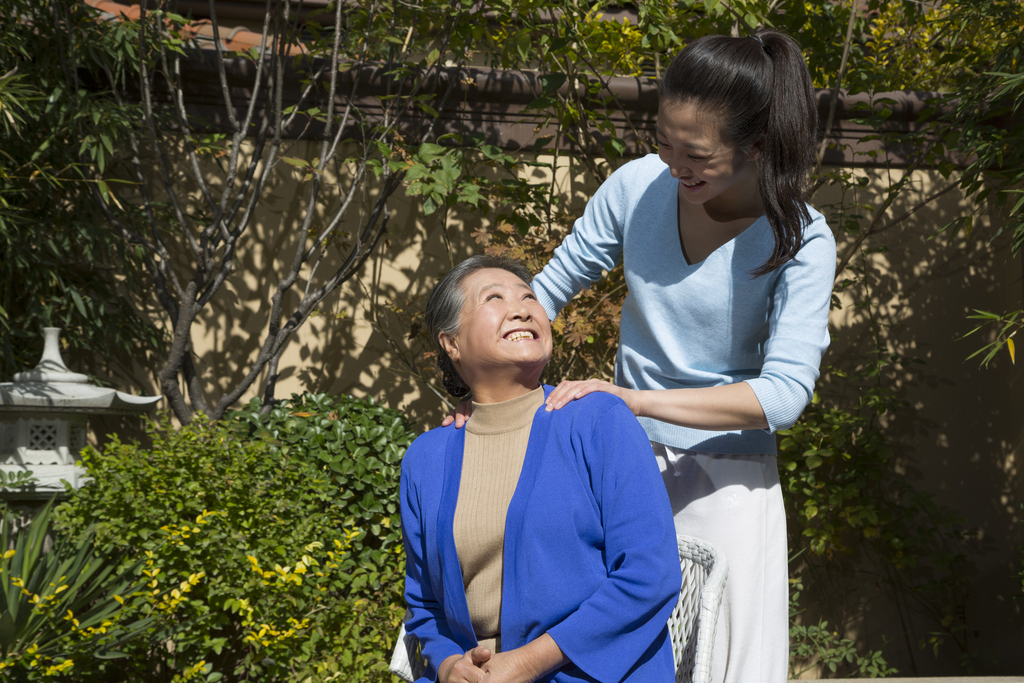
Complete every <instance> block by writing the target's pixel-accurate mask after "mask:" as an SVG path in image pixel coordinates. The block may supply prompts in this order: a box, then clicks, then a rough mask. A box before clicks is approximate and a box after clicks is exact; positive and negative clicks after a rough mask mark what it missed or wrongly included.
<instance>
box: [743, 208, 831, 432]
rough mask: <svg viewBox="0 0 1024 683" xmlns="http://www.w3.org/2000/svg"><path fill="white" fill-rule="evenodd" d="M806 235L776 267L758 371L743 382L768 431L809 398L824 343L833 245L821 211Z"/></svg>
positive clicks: (785, 423)
mask: <svg viewBox="0 0 1024 683" xmlns="http://www.w3.org/2000/svg"><path fill="white" fill-rule="evenodd" d="M805 234H806V237H805V242H804V244H803V246H802V247H801V248H800V251H799V252H798V253H797V256H796V258H795V259H794V260H792V261H790V262H789V263H787V264H785V265H784V266H782V267H781V268H780V271H781V272H780V273H779V278H778V281H777V282H776V285H775V294H774V298H773V302H772V312H771V316H770V317H769V319H768V340H767V342H766V343H765V347H764V365H763V366H762V368H761V374H760V376H758V377H756V378H754V379H751V380H747V383H748V384H750V387H751V388H752V389H753V390H754V395H756V396H757V400H758V401H759V402H760V403H761V409H762V410H764V414H765V417H766V418H767V420H768V430H769V431H772V432H774V431H777V430H779V429H787V428H789V427H791V426H793V424H794V423H795V422H796V421H797V419H798V418H799V417H800V413H802V412H803V409H804V408H805V407H806V406H807V403H808V402H809V401H810V400H811V398H812V397H813V396H814V383H815V382H816V381H817V379H818V374H819V367H820V365H821V357H822V355H823V354H824V353H825V349H826V348H828V344H829V334H828V312H829V307H830V303H831V300H832V285H833V281H834V280H835V270H836V243H835V239H834V238H833V236H832V231H831V230H830V229H829V227H828V225H826V224H825V219H824V218H823V217H822V216H820V215H818V216H817V217H816V218H815V220H814V222H813V223H811V225H810V226H808V228H807V230H806V232H805Z"/></svg>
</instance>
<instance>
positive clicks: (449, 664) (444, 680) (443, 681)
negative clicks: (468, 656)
mask: <svg viewBox="0 0 1024 683" xmlns="http://www.w3.org/2000/svg"><path fill="white" fill-rule="evenodd" d="M459 659H461V657H460V656H459V655H450V656H449V657H447V658H446V659H445V660H444V661H443V662H441V664H440V666H438V667H437V683H448V677H449V676H450V675H451V673H452V669H454V668H455V663H456V662H458V661H459Z"/></svg>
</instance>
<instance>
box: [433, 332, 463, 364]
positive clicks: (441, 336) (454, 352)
mask: <svg viewBox="0 0 1024 683" xmlns="http://www.w3.org/2000/svg"><path fill="white" fill-rule="evenodd" d="M437 341H438V343H439V344H440V345H441V348H442V349H444V352H445V353H447V354H448V357H449V358H450V359H451V360H452V362H453V363H456V362H458V361H459V358H460V354H459V343H458V340H457V339H456V338H455V337H453V336H452V335H450V334H448V333H447V332H440V333H438V335H437Z"/></svg>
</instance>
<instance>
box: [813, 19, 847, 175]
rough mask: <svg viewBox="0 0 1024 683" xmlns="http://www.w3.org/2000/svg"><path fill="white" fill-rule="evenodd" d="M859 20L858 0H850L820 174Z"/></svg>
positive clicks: (823, 136)
mask: <svg viewBox="0 0 1024 683" xmlns="http://www.w3.org/2000/svg"><path fill="white" fill-rule="evenodd" d="M856 21H857V0H850V21H849V23H847V25H846V40H845V41H844V43H843V58H842V60H841V61H840V62H839V73H838V74H836V84H835V86H834V87H833V88H832V92H831V93H829V106H828V120H827V121H826V123H825V132H824V133H823V134H822V137H821V146H820V147H819V148H818V164H817V170H816V171H815V172H816V173H818V174H819V175H820V173H821V163H822V160H823V159H824V158H825V150H826V149H827V148H828V136H829V135H830V134H831V133H832V123H833V121H835V117H836V106H837V105H838V104H839V88H840V87H842V84H843V76H844V75H845V73H846V60H847V59H849V57H850V47H851V46H852V45H853V27H854V24H855V23H856Z"/></svg>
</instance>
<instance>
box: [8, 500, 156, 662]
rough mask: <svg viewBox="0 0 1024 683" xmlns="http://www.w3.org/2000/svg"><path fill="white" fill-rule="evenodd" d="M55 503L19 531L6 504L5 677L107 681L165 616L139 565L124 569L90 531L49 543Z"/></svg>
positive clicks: (44, 508) (46, 507)
mask: <svg viewBox="0 0 1024 683" xmlns="http://www.w3.org/2000/svg"><path fill="white" fill-rule="evenodd" d="M52 505H53V501H52V500H51V501H50V502H49V503H47V504H46V505H45V506H44V507H43V509H42V510H40V511H39V513H38V514H36V516H35V518H34V519H33V520H32V522H31V523H30V524H29V525H28V527H27V528H26V527H22V528H20V529H18V530H17V531H16V532H15V531H14V529H15V526H16V524H17V520H16V519H15V516H14V515H13V514H12V513H11V511H10V510H9V509H7V508H4V510H3V531H2V532H0V552H2V553H3V554H2V557H0V677H2V678H3V680H11V679H14V680H19V681H44V680H53V677H56V676H59V677H61V678H66V679H75V680H90V679H91V680H107V676H108V675H109V672H110V671H114V670H116V669H117V667H118V664H117V663H113V664H112V663H111V661H110V660H113V659H116V658H118V657H123V656H124V655H123V653H121V652H120V651H119V648H120V647H121V646H123V645H124V643H126V642H127V641H129V640H131V639H133V638H136V637H139V636H141V635H143V634H144V633H146V632H147V631H152V630H154V627H155V626H156V625H157V624H158V621H159V620H158V619H157V617H158V616H159V615H155V614H153V611H152V610H151V609H148V604H147V603H148V601H147V600H145V596H144V595H143V592H142V588H143V581H142V580H141V579H140V577H141V572H139V571H138V566H129V567H127V568H124V569H122V570H118V568H117V560H116V558H112V557H109V556H104V555H102V554H100V553H98V552H96V550H95V548H94V547H93V539H92V535H91V534H90V533H88V532H86V533H84V534H82V535H81V536H80V537H79V538H78V540H77V542H75V543H71V542H69V540H68V539H66V538H58V539H57V540H56V542H55V543H54V545H53V547H52V548H50V549H49V550H47V549H46V548H45V545H46V539H47V536H48V534H49V532H50V529H51V527H50V512H51V510H52Z"/></svg>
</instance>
